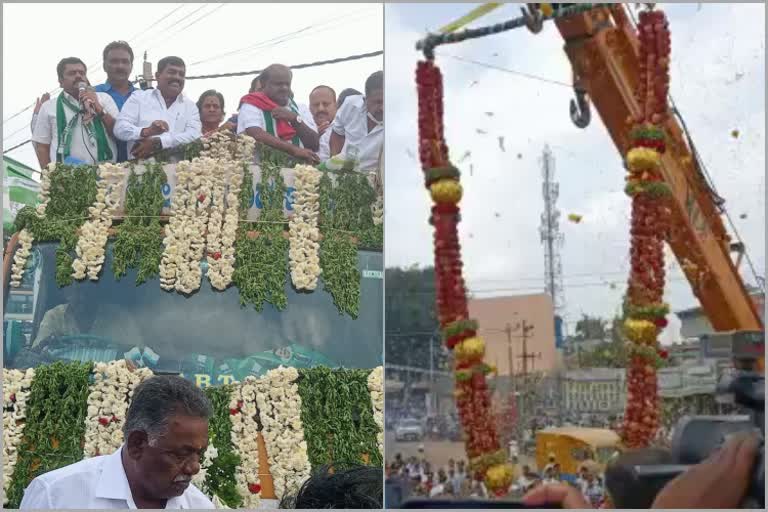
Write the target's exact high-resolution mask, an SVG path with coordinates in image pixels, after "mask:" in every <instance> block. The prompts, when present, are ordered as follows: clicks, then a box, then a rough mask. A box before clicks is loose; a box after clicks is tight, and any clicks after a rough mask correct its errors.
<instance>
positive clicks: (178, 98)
mask: <svg viewBox="0 0 768 512" xmlns="http://www.w3.org/2000/svg"><path fill="white" fill-rule="evenodd" d="M153 93H154V95H155V97H156V98H157V99H159V100H160V101H161V102H162V103H163V105H167V104H166V103H165V98H164V97H163V93H162V92H160V89H157V88H155V89H153ZM176 102H179V103H184V93H183V92H180V93H179V95H178V96H176V99H175V100H173V103H171V105H173V104H174V103H176ZM169 108H170V107H169Z"/></svg>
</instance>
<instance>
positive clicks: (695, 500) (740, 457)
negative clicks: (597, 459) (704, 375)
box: [523, 432, 762, 509]
mask: <svg viewBox="0 0 768 512" xmlns="http://www.w3.org/2000/svg"><path fill="white" fill-rule="evenodd" d="M761 442H762V441H761V439H760V437H759V436H758V435H756V434H752V433H744V432H740V433H737V434H733V435H732V436H730V437H729V438H728V440H727V441H726V443H725V444H724V445H723V447H722V448H720V449H718V450H716V451H715V452H714V453H713V454H712V455H710V457H709V458H708V459H706V460H704V461H703V462H701V463H700V464H696V465H694V466H691V467H690V468H689V469H688V470H687V471H686V472H684V473H682V474H681V475H679V476H678V477H677V478H675V479H673V480H672V481H670V482H669V483H668V484H667V485H665V486H664V488H662V489H661V491H660V492H659V493H658V494H657V495H656V497H655V498H654V500H653V503H652V505H651V508H654V509H671V508H707V509H712V508H739V507H740V506H741V504H742V502H743V501H744V498H745V496H746V494H747V490H748V488H749V484H750V479H751V474H752V466H753V465H754V461H755V459H756V456H757V454H758V451H759V449H760V445H761ZM724 482H727V485H723V483H724ZM608 487H609V488H608V494H609V495H610V486H608ZM611 498H612V500H611V501H612V505H613V506H614V507H615V508H631V507H628V506H627V504H626V503H621V502H617V501H615V498H616V497H615V496H611ZM523 503H524V504H525V505H527V506H540V505H545V504H550V505H553V504H559V505H560V506H561V507H562V508H570V509H588V508H592V504H591V503H590V502H589V501H587V499H586V498H585V497H584V495H583V494H582V493H581V492H579V490H577V489H575V488H573V487H571V486H569V485H566V484H552V485H544V486H540V487H537V488H535V489H533V490H532V491H531V492H529V493H528V494H526V495H525V496H524V497H523Z"/></svg>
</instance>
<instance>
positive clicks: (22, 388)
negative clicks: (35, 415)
mask: <svg viewBox="0 0 768 512" xmlns="http://www.w3.org/2000/svg"><path fill="white" fill-rule="evenodd" d="M34 378H35V370H34V369H32V368H30V369H29V370H27V371H25V372H22V371H20V370H6V369H5V368H3V505H6V504H7V503H8V497H7V495H6V493H7V491H8V486H9V485H10V483H11V477H12V476H13V470H14V468H16V461H17V460H18V454H19V452H18V448H19V445H20V444H21V436H22V431H23V430H24V423H25V419H26V410H27V399H28V398H29V392H30V388H31V387H32V380H33V379H34Z"/></svg>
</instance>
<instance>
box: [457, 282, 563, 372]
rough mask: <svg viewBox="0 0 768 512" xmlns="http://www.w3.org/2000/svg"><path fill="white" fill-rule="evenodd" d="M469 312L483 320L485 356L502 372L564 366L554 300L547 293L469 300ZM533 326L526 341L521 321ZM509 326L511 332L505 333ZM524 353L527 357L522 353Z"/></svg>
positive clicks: (555, 369)
mask: <svg viewBox="0 0 768 512" xmlns="http://www.w3.org/2000/svg"><path fill="white" fill-rule="evenodd" d="M469 314H470V316H471V317H472V318H474V319H476V320H477V321H478V322H479V323H480V332H479V334H480V335H481V336H482V337H483V339H484V340H485V347H486V350H485V354H486V355H485V358H486V361H488V363H489V364H492V365H495V366H496V368H497V369H498V374H499V375H502V376H503V375H510V374H513V375H520V374H523V373H526V372H527V373H544V374H549V373H552V372H554V371H557V370H559V369H561V368H562V366H563V361H562V356H561V354H560V351H559V350H558V349H557V348H556V346H555V315H554V310H553V307H552V299H551V298H550V296H549V295H547V294H545V293H540V294H533V295H515V296H505V297H492V298H483V299H470V300H469ZM523 322H525V324H526V325H528V326H532V327H533V328H532V329H530V330H529V332H528V335H527V339H526V340H525V342H524V341H523V337H522V323H523ZM507 325H509V326H510V328H511V332H510V333H509V335H508V334H507V332H506V328H507ZM523 352H525V356H527V357H526V358H525V359H524V358H523V357H521V356H523V355H524V354H523Z"/></svg>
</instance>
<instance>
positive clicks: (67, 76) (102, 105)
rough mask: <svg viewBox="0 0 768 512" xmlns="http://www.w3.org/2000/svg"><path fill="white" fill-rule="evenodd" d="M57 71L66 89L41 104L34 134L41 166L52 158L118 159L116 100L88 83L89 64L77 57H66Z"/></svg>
mask: <svg viewBox="0 0 768 512" xmlns="http://www.w3.org/2000/svg"><path fill="white" fill-rule="evenodd" d="M56 72H57V74H58V76H59V85H60V86H61V88H62V89H63V90H62V92H61V93H60V94H59V96H58V97H57V98H52V99H50V100H48V101H46V102H45V103H44V104H43V106H42V107H41V108H40V112H39V114H38V120H37V124H36V125H35V130H34V132H33V134H32V141H33V142H35V143H36V146H35V152H36V153H37V160H38V162H39V163H40V167H41V168H42V167H46V166H47V165H48V164H49V163H51V162H62V163H66V164H73V165H78V164H88V165H93V164H97V163H99V162H114V161H115V158H116V156H117V149H116V147H115V140H114V138H113V129H114V126H115V119H116V118H117V115H118V112H119V111H118V109H117V105H115V101H114V100H113V99H112V98H111V97H110V96H109V95H108V94H106V93H103V92H98V93H97V92H94V91H93V90H91V89H90V87H88V86H87V84H88V78H87V68H86V66H85V63H83V61H82V60H80V59H78V58H77V57H67V58H65V59H62V60H61V61H60V62H59V64H58V66H56Z"/></svg>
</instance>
